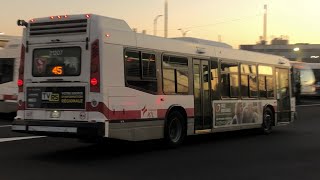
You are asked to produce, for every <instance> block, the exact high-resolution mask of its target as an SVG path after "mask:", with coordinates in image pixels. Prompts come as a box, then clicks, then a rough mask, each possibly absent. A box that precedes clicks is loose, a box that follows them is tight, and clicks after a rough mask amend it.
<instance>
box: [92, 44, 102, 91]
mask: <svg viewBox="0 0 320 180" xmlns="http://www.w3.org/2000/svg"><path fill="white" fill-rule="evenodd" d="M90 92H100V53H99V40H98V39H97V40H96V41H94V42H93V43H92V44H91V67H90Z"/></svg>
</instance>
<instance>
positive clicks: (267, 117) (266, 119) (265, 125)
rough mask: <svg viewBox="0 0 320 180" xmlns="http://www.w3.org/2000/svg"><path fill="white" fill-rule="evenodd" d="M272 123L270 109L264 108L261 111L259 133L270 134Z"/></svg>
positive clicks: (272, 116)
mask: <svg viewBox="0 0 320 180" xmlns="http://www.w3.org/2000/svg"><path fill="white" fill-rule="evenodd" d="M273 121H274V114H273V112H272V110H271V109H270V108H268V107H267V108H265V109H264V111H263V119H262V126H261V131H262V133H263V134H270V133H271V132H272V125H273Z"/></svg>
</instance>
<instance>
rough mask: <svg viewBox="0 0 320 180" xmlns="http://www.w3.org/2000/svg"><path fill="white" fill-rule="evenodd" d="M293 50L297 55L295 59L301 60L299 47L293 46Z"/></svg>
mask: <svg viewBox="0 0 320 180" xmlns="http://www.w3.org/2000/svg"><path fill="white" fill-rule="evenodd" d="M293 51H294V53H295V54H296V56H297V58H296V61H302V58H301V50H300V48H299V47H295V48H293Z"/></svg>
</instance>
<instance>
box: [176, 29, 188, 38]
mask: <svg viewBox="0 0 320 180" xmlns="http://www.w3.org/2000/svg"><path fill="white" fill-rule="evenodd" d="M178 30H180V31H181V33H182V37H186V35H187V33H188V32H190V30H186V31H184V30H183V29H181V28H179V29H178Z"/></svg>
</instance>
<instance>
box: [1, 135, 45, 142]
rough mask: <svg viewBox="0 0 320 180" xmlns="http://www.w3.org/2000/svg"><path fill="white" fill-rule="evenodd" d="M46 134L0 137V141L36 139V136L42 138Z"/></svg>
mask: <svg viewBox="0 0 320 180" xmlns="http://www.w3.org/2000/svg"><path fill="white" fill-rule="evenodd" d="M44 137H47V136H27V137H11V138H0V143H2V142H10V141H20V140H26V139H36V138H44Z"/></svg>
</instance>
